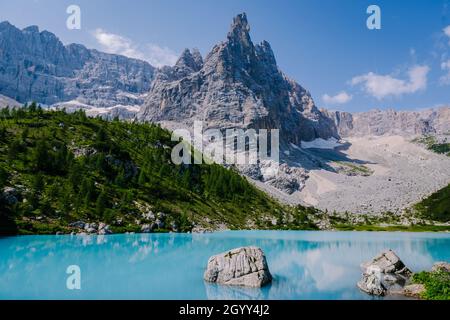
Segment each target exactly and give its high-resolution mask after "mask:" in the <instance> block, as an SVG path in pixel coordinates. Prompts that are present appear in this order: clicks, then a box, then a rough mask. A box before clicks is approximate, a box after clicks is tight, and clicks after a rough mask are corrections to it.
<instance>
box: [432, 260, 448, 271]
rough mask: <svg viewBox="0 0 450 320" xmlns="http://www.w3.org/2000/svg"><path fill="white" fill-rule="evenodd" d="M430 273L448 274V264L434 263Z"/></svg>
mask: <svg viewBox="0 0 450 320" xmlns="http://www.w3.org/2000/svg"><path fill="white" fill-rule="evenodd" d="M431 272H447V273H450V263H448V262H436V263H435V264H434V265H433V267H432V268H431Z"/></svg>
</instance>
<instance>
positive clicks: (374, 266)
mask: <svg viewBox="0 0 450 320" xmlns="http://www.w3.org/2000/svg"><path fill="white" fill-rule="evenodd" d="M361 267H362V269H363V276H362V279H361V280H360V281H359V282H358V287H359V288H360V289H361V290H362V291H364V292H366V293H368V294H371V295H377V296H384V295H386V294H387V293H388V292H389V291H398V290H399V289H401V288H403V287H404V286H405V284H407V282H408V281H409V278H410V276H411V275H412V273H411V271H410V270H409V269H408V268H407V267H406V266H405V264H404V263H403V262H402V261H401V260H400V258H399V257H398V256H397V255H396V254H395V253H394V252H393V251H392V250H387V251H384V252H382V253H381V254H379V255H378V256H376V257H375V258H373V259H372V261H369V262H365V263H363V264H362V265H361Z"/></svg>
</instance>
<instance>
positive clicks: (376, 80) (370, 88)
mask: <svg viewBox="0 0 450 320" xmlns="http://www.w3.org/2000/svg"><path fill="white" fill-rule="evenodd" d="M429 71H430V68H429V67H428V66H418V65H416V66H414V67H412V68H411V69H409V71H408V78H409V79H407V80H404V79H398V78H394V77H393V76H392V75H379V74H376V73H373V72H369V73H367V74H364V75H361V76H357V77H354V78H353V79H352V81H351V83H352V85H362V86H363V88H364V90H365V91H366V92H367V93H368V94H370V95H372V96H374V97H375V98H377V99H380V100H381V99H383V98H385V97H388V96H397V97H399V96H401V95H403V94H408V93H414V92H417V91H419V90H424V89H425V88H426V87H427V76H428V72H429Z"/></svg>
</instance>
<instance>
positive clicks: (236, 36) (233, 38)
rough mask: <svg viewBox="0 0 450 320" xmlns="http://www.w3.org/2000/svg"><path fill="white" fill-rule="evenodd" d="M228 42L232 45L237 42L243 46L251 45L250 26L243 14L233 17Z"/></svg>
mask: <svg viewBox="0 0 450 320" xmlns="http://www.w3.org/2000/svg"><path fill="white" fill-rule="evenodd" d="M228 40H229V41H230V42H232V43H234V42H238V43H242V44H244V45H252V42H251V39H250V26H249V24H248V21H247V15H246V14H245V13H241V14H238V15H237V16H236V17H234V19H233V23H232V25H231V29H230V32H228Z"/></svg>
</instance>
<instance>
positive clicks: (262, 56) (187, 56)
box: [138, 14, 337, 144]
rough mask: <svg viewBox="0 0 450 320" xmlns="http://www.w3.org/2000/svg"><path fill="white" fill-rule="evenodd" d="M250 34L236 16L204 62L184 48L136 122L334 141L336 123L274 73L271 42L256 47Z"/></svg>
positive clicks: (164, 72) (241, 17)
mask: <svg viewBox="0 0 450 320" xmlns="http://www.w3.org/2000/svg"><path fill="white" fill-rule="evenodd" d="M249 32H250V27H249V24H248V22H247V17H246V15H245V14H240V15H238V16H236V17H235V18H234V20H233V24H232V26H231V29H230V31H229V33H228V36H227V39H226V40H225V41H224V42H222V43H219V44H218V45H216V46H214V48H213V49H212V50H211V52H210V53H209V54H208V55H207V56H206V58H205V59H204V61H203V59H201V56H200V54H199V53H198V52H197V51H193V52H191V51H190V50H185V51H184V52H183V54H182V56H181V57H180V59H179V60H178V62H177V64H176V65H175V66H174V67H173V68H164V69H162V70H161V73H160V74H159V75H158V76H157V77H156V79H155V81H154V83H153V85H152V88H151V90H150V93H149V95H148V98H147V100H146V101H145V104H144V105H143V107H142V109H141V111H140V112H139V114H138V118H139V119H140V120H146V121H152V122H164V121H172V122H177V123H185V124H188V125H189V124H191V123H192V122H193V121H194V120H201V121H203V122H204V124H205V126H204V128H205V129H206V128H220V129H226V128H255V129H261V128H263V129H280V130H281V132H280V136H281V139H283V140H284V141H287V142H292V143H296V144H300V142H301V141H302V140H303V141H309V140H313V139H315V138H319V137H321V138H325V139H326V138H330V137H336V136H337V131H336V128H335V126H334V122H333V121H331V120H330V119H329V118H328V117H326V116H324V115H323V114H322V113H321V112H320V111H319V110H318V109H317V107H316V106H315V104H314V101H313V99H312V98H311V95H310V94H309V92H308V91H307V90H306V89H304V88H303V87H301V86H300V85H299V84H298V83H296V82H295V81H293V80H291V79H289V78H288V77H287V76H286V75H284V74H283V73H282V72H281V71H280V70H279V69H278V67H277V63H276V60H275V56H274V54H273V52H272V49H271V47H270V44H269V43H268V42H266V41H263V42H262V43H260V44H257V45H254V44H253V42H252V40H251V38H250V33H249Z"/></svg>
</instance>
